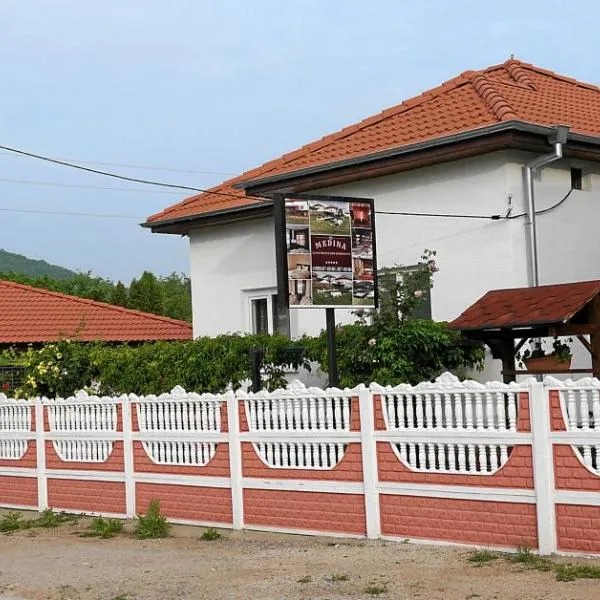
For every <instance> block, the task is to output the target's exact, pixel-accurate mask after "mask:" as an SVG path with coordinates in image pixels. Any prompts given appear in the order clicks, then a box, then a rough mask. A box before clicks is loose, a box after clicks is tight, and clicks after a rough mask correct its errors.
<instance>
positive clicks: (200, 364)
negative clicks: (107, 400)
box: [10, 335, 308, 397]
mask: <svg viewBox="0 0 600 600" xmlns="http://www.w3.org/2000/svg"><path fill="white" fill-rule="evenodd" d="M257 346H258V347H260V348H263V350H264V352H265V355H264V360H263V364H264V365H265V371H266V385H267V387H268V388H269V389H274V388H276V387H279V386H281V385H285V379H284V377H283V374H284V368H285V367H286V366H287V365H291V366H292V367H294V368H298V367H299V366H301V365H303V364H305V362H304V359H303V358H302V355H301V353H299V351H298V348H299V347H300V346H301V345H300V344H299V343H298V342H290V340H288V339H286V338H285V337H283V336H268V335H267V336H265V335H261V336H253V335H248V336H242V335H221V336H218V337H215V338H209V337H204V338H199V339H197V340H194V341H189V342H187V341H184V342H151V343H145V344H141V345H128V344H121V345H116V346H115V345H107V344H102V343H91V344H90V343H82V342H73V341H69V340H64V341H60V342H57V343H55V344H47V345H45V346H43V347H42V348H40V349H33V348H29V349H28V350H27V351H26V352H14V351H13V352H11V353H10V357H11V359H12V360H13V362H16V363H17V364H21V365H23V366H25V368H26V372H25V377H24V383H23V385H22V387H21V389H20V390H19V392H20V393H19V395H21V396H23V397H33V396H38V395H42V396H48V397H56V396H58V397H65V396H68V395H70V394H73V393H74V392H75V391H77V390H80V389H93V390H94V392H96V393H99V394H106V395H111V396H114V395H118V394H123V393H134V394H138V395H147V394H160V393H163V392H168V391H170V390H171V389H172V388H173V387H175V386H176V385H180V386H182V387H183V388H185V389H186V390H187V391H190V392H191V391H194V392H198V393H202V392H213V393H216V392H223V391H225V390H227V389H229V388H230V387H231V388H234V389H236V388H237V387H239V385H240V383H241V382H242V381H243V380H245V379H250V378H251V368H252V364H251V358H250V350H251V348H253V347H257ZM306 366H308V364H306Z"/></svg>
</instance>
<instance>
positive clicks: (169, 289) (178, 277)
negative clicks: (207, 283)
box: [158, 273, 192, 322]
mask: <svg viewBox="0 0 600 600" xmlns="http://www.w3.org/2000/svg"><path fill="white" fill-rule="evenodd" d="M158 282H159V284H160V287H161V289H162V292H163V299H164V306H163V314H165V315H167V316H169V317H171V318H173V319H180V320H182V321H188V322H191V321H192V286H191V282H190V278H189V277H188V276H187V275H185V274H183V273H171V274H170V275H167V276H166V277H161V278H160V279H159V280H158Z"/></svg>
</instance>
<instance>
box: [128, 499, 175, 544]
mask: <svg viewBox="0 0 600 600" xmlns="http://www.w3.org/2000/svg"><path fill="white" fill-rule="evenodd" d="M170 528H171V525H170V524H169V522H168V521H167V518H166V517H165V516H164V515H163V514H161V512H160V502H159V501H158V500H152V502H150V504H149V505H148V510H147V511H146V514H145V515H139V516H138V518H137V519H136V523H135V535H136V537H137V538H138V539H139V540H147V539H154V538H164V537H167V536H168V535H169V529H170Z"/></svg>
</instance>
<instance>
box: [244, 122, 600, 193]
mask: <svg viewBox="0 0 600 600" xmlns="http://www.w3.org/2000/svg"><path fill="white" fill-rule="evenodd" d="M553 131H554V127H553V126H546V125H537V124H535V123H527V122H524V121H515V120H513V121H505V122H502V123H495V124H493V125H487V126H485V127H479V128H477V129H470V130H468V131H462V132H459V133H454V134H451V135H447V136H444V137H437V138H434V139H430V140H425V141H422V142H417V143H415V144H407V145H404V146H400V147H396V148H390V149H387V150H382V151H381V152H374V153H371V154H367V155H361V156H357V157H352V158H348V159H344V160H339V161H333V162H329V163H325V164H320V165H315V166H312V167H307V168H305V169H298V170H296V171H290V172H288V173H281V174H278V175H272V176H271V177H263V178H260V179H251V180H248V181H243V182H239V183H236V184H235V185H234V186H233V187H234V188H238V189H243V190H245V191H246V193H248V194H249V195H254V194H257V193H260V191H259V190H261V191H262V190H265V189H266V188H271V189H272V188H273V187H276V186H280V187H284V186H285V184H287V183H289V182H291V181H292V180H297V179H299V178H303V177H314V176H318V175H325V174H328V173H332V172H333V171H337V170H341V169H348V168H351V167H357V166H362V165H367V164H368V163H373V162H377V161H381V160H386V159H393V158H396V157H402V156H404V155H407V154H411V153H416V152H420V151H424V150H430V149H434V148H437V147H441V146H447V145H452V144H457V143H460V142H467V141H471V140H476V139H478V138H482V137H487V136H491V135H496V134H499V133H507V132H523V133H528V134H534V135H539V136H543V137H548V136H549V135H550V134H551V133H552V132H553ZM569 140H570V141H577V142H583V143H586V144H592V145H598V146H600V137H596V136H589V135H583V134H578V133H570V134H569Z"/></svg>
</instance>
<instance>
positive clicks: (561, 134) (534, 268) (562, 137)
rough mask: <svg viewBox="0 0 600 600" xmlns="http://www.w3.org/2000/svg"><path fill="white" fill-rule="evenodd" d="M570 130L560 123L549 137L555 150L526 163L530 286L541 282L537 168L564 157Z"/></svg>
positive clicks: (535, 285)
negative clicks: (536, 212) (535, 188)
mask: <svg viewBox="0 0 600 600" xmlns="http://www.w3.org/2000/svg"><path fill="white" fill-rule="evenodd" d="M568 132H569V127H567V126H565V125H558V126H557V127H556V130H555V132H554V133H553V134H552V135H551V136H550V138H549V141H550V142H551V143H553V144H554V152H552V153H550V154H546V155H544V156H540V157H538V158H536V159H535V160H532V161H531V162H529V163H526V164H525V194H526V196H527V221H526V223H525V225H526V226H527V232H528V242H529V287H537V286H538V285H539V284H540V278H539V265H538V247H537V228H536V220H535V194H534V187H535V186H534V180H533V178H534V175H535V171H536V170H537V169H540V168H542V167H545V166H546V165H549V164H550V163H552V162H554V161H556V160H559V159H560V158H562V155H563V144H564V143H565V142H566V141H567V134H568Z"/></svg>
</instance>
